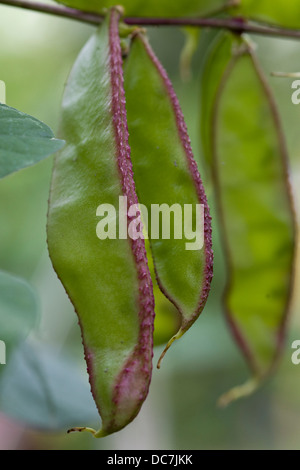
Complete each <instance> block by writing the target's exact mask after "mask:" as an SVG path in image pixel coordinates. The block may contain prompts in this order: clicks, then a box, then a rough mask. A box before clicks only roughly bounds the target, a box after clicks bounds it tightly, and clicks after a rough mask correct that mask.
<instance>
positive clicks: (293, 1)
mask: <svg viewBox="0 0 300 470" xmlns="http://www.w3.org/2000/svg"><path fill="white" fill-rule="evenodd" d="M233 14H234V15H241V16H243V17H245V18H248V19H251V20H255V21H262V22H265V23H270V24H273V25H276V26H284V27H288V28H300V2H299V0H289V1H288V2H284V1H274V0H259V1H258V0H241V2H240V6H239V7H237V8H234V9H233Z"/></svg>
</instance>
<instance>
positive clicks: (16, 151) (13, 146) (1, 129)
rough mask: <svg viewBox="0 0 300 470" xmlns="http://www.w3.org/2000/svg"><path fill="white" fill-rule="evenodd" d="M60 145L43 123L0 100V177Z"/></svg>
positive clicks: (62, 143) (45, 154)
mask: <svg viewBox="0 0 300 470" xmlns="http://www.w3.org/2000/svg"><path fill="white" fill-rule="evenodd" d="M63 145H64V142H63V141H62V140H58V139H55V138H54V135H53V132H52V131H51V129H50V128H49V127H48V126H46V124H44V123H42V122H41V121H38V120H37V119H35V118H34V117H32V116H29V115H28V114H24V113H22V112H21V111H18V110H16V109H14V108H10V107H9V106H6V105H5V104H1V103H0V178H3V177H4V176H7V175H9V174H11V173H13V172H14V171H18V170H21V169H22V168H25V167H27V166H30V165H34V164H35V163H38V162H39V161H40V160H43V159H44V158H46V157H48V156H49V155H51V154H52V153H54V152H56V151H57V150H59V149H61V148H62V146H63Z"/></svg>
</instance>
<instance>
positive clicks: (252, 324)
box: [212, 45, 295, 399]
mask: <svg viewBox="0 0 300 470" xmlns="http://www.w3.org/2000/svg"><path fill="white" fill-rule="evenodd" d="M220 90H221V92H220V93H219V95H218V101H217V104H216V106H215V116H214V125H215V129H214V133H213V134H214V138H215V140H214V141H213V142H212V146H213V150H214V162H213V165H214V177H215V185H216V188H217V189H216V194H217V202H218V206H219V214H220V220H221V226H222V230H221V232H222V236H223V239H224V240H225V248H226V249H225V251H226V255H227V267H228V282H227V289H226V297H225V305H226V309H227V318H228V321H229V324H230V326H231V329H232V331H233V334H234V336H235V338H236V340H237V342H238V344H239V346H240V347H241V349H242V351H243V353H244V354H245V356H246V358H247V361H248V363H249V365H250V367H251V369H252V371H253V373H254V376H255V377H257V378H259V379H260V378H262V377H264V376H265V375H266V374H268V373H269V372H270V370H271V368H272V367H273V366H274V364H275V361H276V360H277V359H278V357H279V353H280V350H281V347H282V340H283V334H284V330H285V326H286V318H287V312H288V309H289V303H290V296H291V284H292V276H293V263H294V261H293V258H294V254H295V240H294V239H295V232H294V230H295V227H294V215H293V209H292V203H291V199H290V194H289V191H290V188H289V184H288V178H287V176H288V173H287V154H286V148H285V142H284V137H283V133H282V129H281V126H280V122H279V117H278V113H277V110H276V105H275V103H274V100H273V97H272V95H271V92H270V90H269V88H268V85H267V84H266V82H265V79H264V77H263V76H262V73H261V71H260V69H259V67H258V64H257V62H256V59H255V58H254V56H253V52H252V50H251V49H250V47H249V46H246V45H244V46H242V47H241V48H240V50H239V51H235V53H234V55H233V58H232V60H231V62H230V64H229V66H228V68H227V70H226V73H225V74H224V77H223V80H222V83H221V85H220ZM254 385H255V384H254V382H253V381H252V382H248V383H247V385H246V387H243V388H242V389H240V388H239V389H236V390H234V391H233V393H232V394H231V395H228V396H227V398H229V399H230V398H232V397H236V396H238V395H239V394H243V393H245V394H248V393H249V392H250V391H251V390H253V387H254Z"/></svg>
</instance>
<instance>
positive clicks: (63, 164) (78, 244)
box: [48, 10, 154, 437]
mask: <svg viewBox="0 0 300 470" xmlns="http://www.w3.org/2000/svg"><path fill="white" fill-rule="evenodd" d="M118 27H119V12H118V11H117V10H112V11H111V12H110V13H109V14H108V15H107V17H106V19H105V21H104V22H103V24H102V25H101V26H100V27H99V29H98V30H97V32H96V34H94V35H93V36H92V38H91V39H90V40H89V41H88V43H87V44H86V46H85V47H84V48H83V50H82V51H81V53H80V55H79V57H78V59H77V61H76V63H75V65H74V67H73V69H72V72H71V74H70V77H69V80H68V83H67V86H66V90H65V94H64V99H63V106H62V121H61V128H60V135H62V136H63V137H64V139H65V141H66V146H65V147H64V149H63V150H62V151H61V152H60V153H59V154H58V156H57V158H56V160H55V165H54V171H53V179H52V186H51V195H50V202H49V217H48V245H49V252H50V256H51V259H52V262H53V266H54V268H55V270H56V272H57V274H58V276H59V278H60V279H61V281H62V283H63V285H64V287H65V289H66V291H67V293H68V295H69V297H70V299H71V301H72V303H73V305H74V307H75V309H76V312H77V314H78V318H79V323H80V326H81V330H82V337H83V343H84V349H85V356H86V361H87V365H88V372H89V377H90V384H91V389H92V393H93V396H94V399H95V402H96V404H97V407H98V410H99V412H100V415H101V418H102V429H101V430H100V431H98V432H95V431H93V430H92V432H93V433H94V434H95V436H96V437H102V436H105V435H107V434H109V433H112V432H115V431H118V430H119V429H121V428H123V427H124V426H125V425H126V424H128V423H129V422H130V421H131V420H132V419H133V418H134V417H135V416H136V415H137V413H138V411H139V409H140V407H141V405H142V403H143V401H144V399H145V397H146V395H147V393H148V388H149V384H150V379H151V371H152V354H153V353H152V341H153V339H152V338H153V321H154V300H153V289H152V282H151V277H150V273H149V269H148V265H147V258H146V252H145V246H144V240H141V239H138V240H132V239H129V238H128V237H127V238H126V239H119V238H118V237H117V238H116V239H111V238H106V239H103V240H99V238H97V235H96V225H97V222H99V219H97V217H96V210H97V207H98V206H99V205H100V204H101V203H105V204H111V205H113V206H114V207H115V208H116V218H117V219H118V216H119V213H118V210H117V208H118V207H119V197H120V196H124V197H125V196H126V197H127V200H128V206H130V205H132V204H137V202H138V200H137V196H136V192H135V185H134V181H133V173H132V166H131V161H130V149H129V146H128V131H127V123H126V109H125V97H124V88H123V70H122V57H121V47H120V40H119V32H118ZM130 220H131V219H130V218H129V217H128V216H127V226H128V224H129V223H130ZM78 430H80V431H82V430H89V429H87V428H78Z"/></svg>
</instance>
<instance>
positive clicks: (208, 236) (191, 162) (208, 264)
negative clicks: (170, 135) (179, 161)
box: [139, 34, 213, 332]
mask: <svg viewBox="0 0 300 470" xmlns="http://www.w3.org/2000/svg"><path fill="white" fill-rule="evenodd" d="M139 37H140V39H141V40H142V42H143V44H144V46H145V50H146V52H147V54H148V55H149V58H150V59H151V61H152V62H153V64H154V66H155V67H156V69H157V71H158V73H159V75H160V77H161V79H162V82H163V84H164V86H165V88H166V91H167V93H168V96H169V98H170V101H171V104H172V107H173V110H174V115H175V119H176V124H177V129H178V135H179V138H180V141H181V143H182V146H183V149H184V152H185V155H186V159H187V163H188V167H189V170H190V173H191V176H192V179H193V181H194V184H195V188H196V193H197V196H198V200H199V203H200V204H203V206H204V250H205V267H204V272H203V282H202V284H201V286H200V292H201V293H200V299H199V303H198V305H197V308H196V310H195V312H194V315H193V316H192V317H191V318H190V319H189V320H186V319H184V318H183V319H182V325H181V331H182V332H184V331H186V330H188V328H190V326H191V325H192V324H193V323H194V322H195V320H196V319H197V318H198V316H199V315H200V313H201V312H202V310H203V308H204V306H205V304H206V301H207V298H208V295H209V292H210V287H211V281H212V278H213V250H212V229H211V216H210V211H209V206H208V203H207V198H206V194H205V190H204V187H203V183H202V180H201V176H200V174H199V171H198V167H197V163H196V162H195V159H194V156H193V151H192V147H191V141H190V138H189V135H188V132H187V126H186V123H185V120H184V116H183V113H182V110H181V107H180V104H179V101H178V98H177V96H176V93H175V91H174V88H173V85H172V83H171V80H170V79H169V77H168V75H167V72H166V71H165V69H164V68H163V66H162V64H161V63H160V61H159V60H158V58H157V57H156V55H155V54H154V51H153V50H152V48H151V46H150V44H149V42H148V41H147V39H146V38H145V37H144V36H143V35H142V34H139ZM154 264H155V260H154ZM156 278H157V282H158V285H159V287H160V289H161V291H162V292H163V293H164V295H165V296H166V297H167V298H168V299H169V300H170V301H171V302H172V303H173V304H174V305H175V306H176V307H177V309H178V310H179V312H180V313H181V315H182V312H181V311H180V308H179V307H178V305H177V304H176V301H175V300H174V299H173V298H172V297H171V296H170V294H169V293H168V292H167V291H166V289H165V288H164V286H163V285H162V283H161V281H160V279H159V276H158V274H157V272H156Z"/></svg>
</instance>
